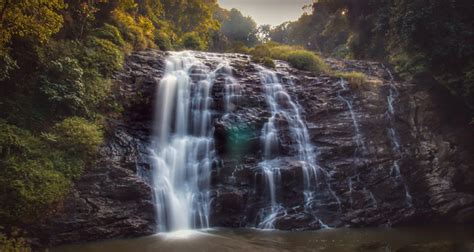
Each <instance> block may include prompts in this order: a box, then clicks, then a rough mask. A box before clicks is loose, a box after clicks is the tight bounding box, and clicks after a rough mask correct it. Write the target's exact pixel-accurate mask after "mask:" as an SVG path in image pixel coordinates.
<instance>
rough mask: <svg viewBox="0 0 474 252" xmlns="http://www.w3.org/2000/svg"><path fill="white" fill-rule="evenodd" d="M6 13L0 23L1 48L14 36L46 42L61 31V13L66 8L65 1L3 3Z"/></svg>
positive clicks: (39, 0)
mask: <svg viewBox="0 0 474 252" xmlns="http://www.w3.org/2000/svg"><path fill="white" fill-rule="evenodd" d="M2 2H3V3H2V8H5V12H4V14H3V16H2V19H1V22H0V37H1V39H0V47H4V46H5V45H6V44H8V43H9V41H10V40H11V38H12V37H13V36H19V37H28V36H32V37H33V38H35V39H37V40H39V42H45V41H46V40H47V39H48V38H49V37H51V35H53V34H55V33H56V32H58V31H59V29H60V28H61V26H62V23H63V17H62V15H61V14H60V13H59V11H60V10H61V9H64V8H65V7H66V4H65V3H64V1H63V0H48V1H46V0H33V1H26V0H19V1H5V2H4V1H2Z"/></svg>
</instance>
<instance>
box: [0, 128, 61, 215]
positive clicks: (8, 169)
mask: <svg viewBox="0 0 474 252" xmlns="http://www.w3.org/2000/svg"><path fill="white" fill-rule="evenodd" d="M0 139H1V142H0V156H1V157H2V158H1V159H0V167H1V169H2V171H1V173H0V201H1V202H2V206H1V207H0V219H1V220H3V221H4V223H25V222H26V223H28V222H30V221H32V220H35V219H37V218H39V217H40V216H41V215H44V214H45V213H46V212H47V210H48V208H49V207H50V206H51V205H52V204H53V203H55V202H57V201H58V199H60V198H61V197H62V196H63V195H64V193H66V192H67V188H68V186H69V181H68V180H67V179H66V178H65V177H64V175H63V174H61V173H60V172H58V171H56V170H55V169H54V164H53V162H52V161H51V160H49V159H48V158H47V154H48V148H47V145H46V146H45V145H43V142H42V141H41V139H40V138H37V137H34V136H33V135H32V134H31V133H30V132H28V131H25V130H22V129H19V128H17V127H15V126H12V125H9V124H7V123H5V122H4V121H0Z"/></svg>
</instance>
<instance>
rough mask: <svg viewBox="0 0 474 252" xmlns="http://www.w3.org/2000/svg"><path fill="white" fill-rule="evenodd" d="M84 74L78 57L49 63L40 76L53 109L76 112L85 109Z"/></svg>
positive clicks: (44, 91) (62, 111) (64, 112)
mask: <svg viewBox="0 0 474 252" xmlns="http://www.w3.org/2000/svg"><path fill="white" fill-rule="evenodd" d="M82 76H83V70H82V68H81V67H80V66H79V63H78V62H77V60H76V59H71V58H69V57H64V58H59V59H57V60H53V61H51V62H50V63H49V64H48V66H47V68H46V70H45V72H44V73H43V74H42V75H41V76H40V83H41V87H40V90H41V92H42V93H43V94H44V95H45V97H46V98H47V99H48V101H49V102H50V103H51V108H52V110H53V111H55V112H59V113H61V114H76V113H80V111H81V110H83V109H84V97H85V96H86V93H85V88H84V83H83V80H82Z"/></svg>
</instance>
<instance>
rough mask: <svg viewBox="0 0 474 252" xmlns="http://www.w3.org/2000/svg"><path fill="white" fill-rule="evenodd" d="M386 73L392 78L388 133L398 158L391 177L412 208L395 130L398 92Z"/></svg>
mask: <svg viewBox="0 0 474 252" xmlns="http://www.w3.org/2000/svg"><path fill="white" fill-rule="evenodd" d="M386 71H387V73H388V75H389V77H390V86H389V94H388V96H387V104H388V106H387V112H386V118H387V120H388V124H389V127H388V128H387V132H388V133H387V134H388V137H389V139H390V141H391V143H392V149H393V153H394V155H395V156H396V159H395V160H394V161H393V166H392V171H391V175H392V177H394V179H395V180H398V182H399V183H401V184H402V185H403V188H404V190H405V202H406V204H407V206H408V207H412V206H413V199H412V196H411V194H410V191H409V189H408V185H407V183H406V182H405V178H404V177H403V176H402V174H401V173H400V160H401V158H402V147H401V144H400V138H399V136H398V133H397V131H396V129H395V106H394V103H395V100H396V99H397V97H398V90H397V88H396V86H395V83H394V77H393V75H392V72H390V70H389V69H388V68H386Z"/></svg>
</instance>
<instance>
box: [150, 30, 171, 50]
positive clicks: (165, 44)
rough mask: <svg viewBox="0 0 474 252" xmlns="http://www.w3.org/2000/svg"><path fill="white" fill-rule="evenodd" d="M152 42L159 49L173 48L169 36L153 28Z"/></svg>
mask: <svg viewBox="0 0 474 252" xmlns="http://www.w3.org/2000/svg"><path fill="white" fill-rule="evenodd" d="M154 42H155V44H156V46H158V48H160V49H161V50H164V51H167V50H171V49H173V44H172V43H171V38H170V36H169V35H168V34H167V33H165V32H163V31H160V30H155V32H154Z"/></svg>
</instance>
